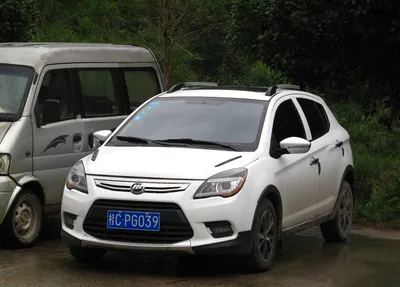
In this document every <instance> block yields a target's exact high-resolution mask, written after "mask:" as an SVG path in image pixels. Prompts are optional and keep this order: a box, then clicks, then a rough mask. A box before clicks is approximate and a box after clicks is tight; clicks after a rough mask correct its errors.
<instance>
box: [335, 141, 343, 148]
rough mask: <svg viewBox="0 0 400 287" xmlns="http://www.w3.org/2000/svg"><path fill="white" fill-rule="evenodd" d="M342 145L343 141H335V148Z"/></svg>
mask: <svg viewBox="0 0 400 287" xmlns="http://www.w3.org/2000/svg"><path fill="white" fill-rule="evenodd" d="M342 145H343V141H340V140H336V143H335V147H341V146H342Z"/></svg>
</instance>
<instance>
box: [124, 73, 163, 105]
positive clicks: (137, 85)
mask: <svg viewBox="0 0 400 287" xmlns="http://www.w3.org/2000/svg"><path fill="white" fill-rule="evenodd" d="M124 78H125V84H126V88H127V91H128V97H129V106H130V108H131V111H133V110H135V109H136V108H137V107H139V106H140V105H141V104H143V103H144V102H145V101H147V100H148V99H150V98H151V97H153V96H155V95H156V94H158V93H160V91H161V89H160V85H159V82H158V78H157V74H156V72H155V71H154V70H153V69H151V68H150V69H145V70H144V69H143V70H137V69H135V70H125V71H124Z"/></svg>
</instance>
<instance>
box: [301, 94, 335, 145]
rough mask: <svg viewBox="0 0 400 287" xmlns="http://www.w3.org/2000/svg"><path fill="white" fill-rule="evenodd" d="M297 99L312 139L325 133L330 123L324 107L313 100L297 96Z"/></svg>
mask: <svg viewBox="0 0 400 287" xmlns="http://www.w3.org/2000/svg"><path fill="white" fill-rule="evenodd" d="M297 101H298V102H299V104H300V106H301V108H302V110H303V111H304V114H305V115H306V118H307V122H308V125H309V126H310V130H311V136H312V140H315V139H318V138H320V137H322V136H323V135H325V134H326V133H327V132H328V131H329V128H330V124H329V120H328V115H327V114H326V111H325V109H324V107H323V106H322V105H321V104H319V103H317V102H316V101H313V100H308V99H304V98H297Z"/></svg>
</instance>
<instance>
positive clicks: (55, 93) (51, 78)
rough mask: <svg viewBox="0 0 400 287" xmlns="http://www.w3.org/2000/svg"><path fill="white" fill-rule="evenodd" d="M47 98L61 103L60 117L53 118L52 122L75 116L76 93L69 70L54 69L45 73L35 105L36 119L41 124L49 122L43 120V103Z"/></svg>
mask: <svg viewBox="0 0 400 287" xmlns="http://www.w3.org/2000/svg"><path fill="white" fill-rule="evenodd" d="M46 100H56V101H58V102H59V103H60V115H59V118H58V119H56V120H54V119H53V121H52V122H60V121H66V120H70V119H73V118H74V93H73V88H72V82H71V76H70V73H69V71H68V70H52V71H48V72H47V73H46V74H45V76H44V78H43V81H42V84H41V87H40V90H39V96H38V100H37V102H36V106H35V112H36V120H37V121H38V123H39V124H40V125H43V124H48V123H49V122H43V104H44V102H45V101H46Z"/></svg>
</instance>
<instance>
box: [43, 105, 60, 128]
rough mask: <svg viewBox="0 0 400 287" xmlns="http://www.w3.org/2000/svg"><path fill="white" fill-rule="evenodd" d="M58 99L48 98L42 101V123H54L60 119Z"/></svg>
mask: <svg viewBox="0 0 400 287" xmlns="http://www.w3.org/2000/svg"><path fill="white" fill-rule="evenodd" d="M60 114H61V108H60V101H58V100H51V99H48V100H46V101H45V102H44V103H43V118H42V124H43V125H46V124H50V123H56V122H59V121H60Z"/></svg>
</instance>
